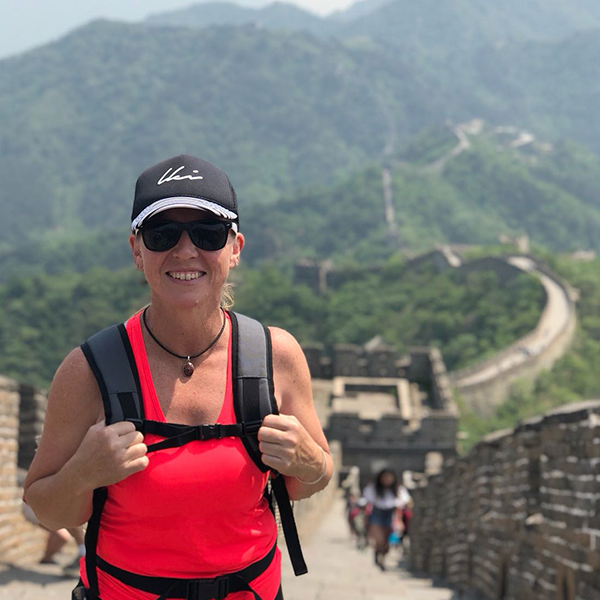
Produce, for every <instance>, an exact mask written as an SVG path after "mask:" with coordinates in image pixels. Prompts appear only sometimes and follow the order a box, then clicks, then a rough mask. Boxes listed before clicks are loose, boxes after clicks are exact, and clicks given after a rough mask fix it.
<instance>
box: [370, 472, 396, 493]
mask: <svg viewBox="0 0 600 600" xmlns="http://www.w3.org/2000/svg"><path fill="white" fill-rule="evenodd" d="M386 490H390V491H391V492H392V493H393V494H394V496H397V495H398V477H396V473H394V471H392V470H391V469H382V470H381V471H379V473H378V474H377V477H376V478H375V491H376V493H377V495H378V496H383V494H384V493H385V491H386Z"/></svg>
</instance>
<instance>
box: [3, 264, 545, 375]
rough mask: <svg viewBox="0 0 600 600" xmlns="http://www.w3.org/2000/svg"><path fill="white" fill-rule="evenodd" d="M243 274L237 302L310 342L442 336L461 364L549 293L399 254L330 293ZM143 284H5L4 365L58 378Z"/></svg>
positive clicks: (135, 300)
mask: <svg viewBox="0 0 600 600" xmlns="http://www.w3.org/2000/svg"><path fill="white" fill-rule="evenodd" d="M236 280H237V282H238V283H237V286H236V305H235V310H238V311H240V312H242V313H244V314H248V315H250V316H253V317H255V318H258V319H260V320H262V321H263V322H264V323H265V324H268V325H276V326H280V327H284V328H285V329H287V330H289V331H291V332H292V333H293V334H294V335H295V336H296V337H297V338H298V339H299V341H300V342H302V343H305V342H319V343H324V344H325V345H331V344H333V343H337V342H347V343H356V344H363V343H365V342H367V341H368V340H369V339H371V338H372V337H374V336H376V335H382V336H383V338H384V340H385V341H386V342H388V343H389V344H390V345H392V346H394V347H396V348H397V349H398V350H399V351H405V350H406V348H407V347H408V346H410V345H423V344H434V345H437V346H439V347H440V349H441V350H442V352H443V353H444V358H445V360H446V363H447V365H448V367H449V368H451V369H452V368H458V367H461V366H464V365H465V364H468V363H469V362H471V361H473V360H478V359H479V358H481V357H484V356H486V355H487V354H489V353H491V352H493V351H494V350H498V349H500V348H502V347H504V346H505V345H507V344H510V343H511V342H513V341H514V340H515V339H517V338H518V337H520V336H521V335H523V334H524V333H526V332H527V331H529V330H530V329H532V328H533V327H534V326H535V324H536V322H537V319H538V318H539V315H540V311H541V308H542V306H543V304H544V302H545V293H544V290H543V288H542V286H541V285H540V284H539V282H538V281H537V280H536V279H534V278H533V277H530V276H527V275H523V276H520V277H517V278H515V279H513V280H512V281H509V282H507V283H506V284H505V285H500V284H499V282H498V280H497V279H496V276H495V274H494V273H493V272H480V273H472V274H470V275H469V276H468V277H467V278H466V279H463V278H461V277H459V275H458V274H457V273H454V272H449V273H437V272H436V271H435V270H434V269H432V268H431V267H427V266H423V267H420V268H418V269H412V268H411V269H409V268H407V266H406V265H405V263H404V261H402V260H399V259H397V258H396V259H394V260H390V261H388V263H387V264H386V265H385V266H384V267H383V269H381V270H379V271H377V272H373V271H372V270H369V269H365V268H362V269H358V270H355V271H354V277H352V278H350V279H348V281H347V282H346V283H345V284H343V285H342V286H340V287H339V288H337V289H335V290H331V291H330V292H328V293H327V294H325V295H322V296H317V295H315V294H314V293H313V292H312V291H311V290H310V289H309V288H308V287H306V286H303V285H294V284H293V283H292V281H291V279H290V278H289V277H287V276H286V275H284V274H282V273H281V272H280V271H278V270H277V269H274V268H263V269H241V271H240V272H239V274H238V276H237V278H236ZM143 283H144V282H143V279H142V278H141V276H140V274H139V273H138V272H137V271H135V270H134V269H133V268H132V267H129V268H125V269H121V270H118V271H109V270H108V269H106V268H100V267H96V268H94V269H90V270H89V271H87V272H85V273H68V274H67V273H65V274H62V275H61V276H48V275H43V274H38V275H34V276H28V277H14V278H13V279H12V280H11V281H10V282H8V283H6V284H0V373H2V374H3V375H8V376H12V377H14V378H16V379H18V380H19V381H24V382H25V381H26V382H29V383H33V384H35V385H38V386H48V384H49V382H50V380H51V378H52V374H53V373H54V371H55V369H56V368H57V366H58V365H59V364H60V361H61V360H62V359H63V358H64V356H65V355H66V354H67V353H68V352H69V351H70V350H71V349H72V348H74V347H75V346H77V345H79V344H81V343H82V342H83V341H85V339H86V338H87V337H88V336H90V335H91V334H93V333H95V332H96V331H98V330H99V329H101V328H103V327H106V326H108V325H110V324H112V323H115V322H119V321H121V320H123V319H125V318H127V317H128V316H129V315H131V314H132V313H133V312H134V311H135V310H136V309H138V308H140V307H141V306H143V305H144V304H145V303H146V302H148V288H147V286H145V285H143ZM32 348H35V352H33V351H32Z"/></svg>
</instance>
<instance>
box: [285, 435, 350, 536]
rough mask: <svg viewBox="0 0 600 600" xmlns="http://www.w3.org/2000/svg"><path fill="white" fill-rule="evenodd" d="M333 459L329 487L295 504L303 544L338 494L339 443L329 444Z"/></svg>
mask: <svg viewBox="0 0 600 600" xmlns="http://www.w3.org/2000/svg"><path fill="white" fill-rule="evenodd" d="M329 451H330V452H331V456H332V458H333V476H332V477H331V481H330V482H329V485H328V486H327V487H326V488H325V489H324V490H323V491H321V492H319V493H318V494H315V495H314V496H311V497H310V498H306V499H304V500H299V501H298V502H294V517H295V519H296V525H297V527H298V534H299V536H300V541H301V542H306V541H307V540H308V539H309V538H310V537H311V535H312V534H313V533H314V531H315V530H316V528H317V526H318V525H319V522H320V521H321V518H322V517H323V515H326V514H327V513H328V512H329V509H330V508H331V506H332V504H333V502H334V500H335V499H336V498H337V494H338V479H339V471H340V467H341V465H342V449H341V446H340V444H339V442H335V441H332V442H330V443H329Z"/></svg>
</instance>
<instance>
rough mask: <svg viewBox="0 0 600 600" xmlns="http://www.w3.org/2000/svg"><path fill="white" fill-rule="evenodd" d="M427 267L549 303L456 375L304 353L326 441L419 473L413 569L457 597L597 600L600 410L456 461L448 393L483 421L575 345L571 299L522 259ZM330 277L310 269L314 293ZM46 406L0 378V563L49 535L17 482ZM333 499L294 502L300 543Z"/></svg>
mask: <svg viewBox="0 0 600 600" xmlns="http://www.w3.org/2000/svg"><path fill="white" fill-rule="evenodd" d="M423 260H430V261H432V262H433V263H434V264H437V265H438V268H463V269H489V268H492V269H493V270H494V271H495V272H496V273H497V274H498V276H499V277H500V278H503V277H511V276H514V274H515V273H516V272H520V271H522V270H527V271H531V272H534V274H535V275H536V276H537V277H538V278H539V279H540V281H541V282H542V284H543V285H544V287H545V289H546V291H547V295H548V303H547V305H546V308H545V309H544V312H543V314H542V316H541V318H540V321H539V323H538V325H537V327H536V329H535V330H534V331H533V332H531V333H530V334H528V335H527V336H525V337H524V338H523V339H521V340H519V341H517V342H515V343H514V344H513V345H511V347H510V348H507V349H504V350H503V351H502V352H500V353H498V354H497V355H496V356H494V357H492V358H491V359H488V360H486V361H482V362H481V363H479V364H478V365H475V366H474V367H471V368H470V369H467V370H464V371H461V372H460V373H452V374H447V373H446V372H445V367H444V366H443V361H442V358H441V357H440V356H439V353H437V354H436V352H437V351H435V350H433V349H422V350H418V349H414V350H413V351H412V352H411V354H410V356H405V357H400V356H398V355H397V354H396V353H395V352H394V351H393V349H391V348H389V347H386V346H385V345H383V344H372V345H371V346H370V347H368V348H363V347H357V346H349V345H346V346H339V347H336V348H334V350H333V355H327V354H326V353H325V352H324V350H323V348H322V347H318V346H313V347H306V348H305V351H306V355H307V359H308V361H309V364H310V367H311V372H312V373H313V376H314V378H315V386H314V389H315V400H316V403H317V408H318V410H319V414H320V417H321V419H322V420H323V422H324V423H325V424H327V426H328V427H327V429H328V435H329V437H330V438H331V439H332V440H333V439H337V440H339V442H338V443H336V442H334V443H333V448H334V452H335V453H336V456H337V463H338V465H339V466H342V465H350V464H351V463H352V464H358V463H360V467H361V470H363V471H364V472H367V473H368V472H372V471H373V470H375V469H377V468H379V467H380V466H381V465H383V464H384V463H385V464H386V465H390V466H393V467H394V468H396V469H397V470H399V471H401V470H405V469H409V470H413V471H416V472H421V473H423V472H425V473H427V474H426V475H422V476H421V478H420V479H419V478H418V477H416V478H415V481H416V482H417V487H416V489H414V490H413V494H414V497H415V518H414V521H413V523H414V526H413V531H412V551H411V558H410V560H411V563H412V565H413V567H414V568H415V569H418V570H421V571H424V572H426V573H428V574H430V575H432V576H434V577H437V578H440V579H443V580H445V581H447V582H448V583H449V584H450V585H452V586H453V587H455V588H456V589H457V590H458V591H459V592H460V593H462V592H463V591H465V592H474V593H476V594H478V595H479V596H478V597H479V598H482V599H485V600H495V599H496V598H499V599H505V600H551V599H552V600H600V581H598V577H597V575H596V571H598V568H599V567H600V552H599V551H600V524H599V523H598V522H597V517H596V513H597V508H598V507H600V493H597V491H596V490H598V489H599V486H598V483H599V482H600V476H598V475H596V472H597V466H598V461H600V450H599V448H600V429H599V428H600V403H599V402H597V403H587V404H584V405H572V406H569V407H565V408H564V409H563V410H562V411H555V412H554V413H552V414H549V415H547V416H545V417H541V418H539V419H537V420H536V419H534V420H530V421H528V422H527V423H524V424H522V425H520V426H518V427H517V428H516V429H515V430H514V431H510V432H500V433H497V434H494V435H491V436H488V437H487V438H486V439H485V440H483V441H482V442H480V443H479V445H478V446H476V447H475V448H474V449H473V450H472V451H471V453H470V454H469V455H467V456H466V457H462V458H460V457H457V456H456V452H455V435H456V422H457V412H456V407H455V406H454V403H453V401H452V394H451V386H452V385H454V386H455V387H458V388H459V389H461V385H462V389H461V393H462V394H463V395H464V396H465V397H467V398H469V399H470V402H471V403H472V405H473V406H475V407H477V406H479V407H480V409H481V411H482V412H485V408H486V406H488V403H489V402H490V401H493V402H499V401H500V400H501V399H502V397H503V395H504V394H506V392H507V390H508V388H509V387H510V385H511V382H512V381H513V380H514V379H515V378H518V377H535V376H536V374H537V373H539V371H540V370H541V369H543V368H548V366H549V365H551V364H552V362H553V361H554V360H556V358H558V357H559V356H561V355H562V353H564V351H565V350H566V348H567V347H568V345H569V344H570V342H571V340H572V337H573V333H574V329H575V323H576V311H575V300H576V294H575V293H574V291H573V290H572V289H571V288H570V287H569V286H568V284H567V283H566V282H563V281H561V280H560V279H559V278H557V277H556V276H555V275H553V274H552V273H550V272H548V271H547V270H546V269H545V268H544V267H542V266H540V265H539V264H535V265H534V264H533V263H532V262H531V259H530V257H521V258H519V259H516V260H515V259H512V260H498V259H482V260H480V261H472V262H471V263H468V264H467V265H463V266H461V263H460V261H458V262H457V260H456V256H455V255H454V253H453V252H452V251H449V250H448V249H439V250H436V251H434V252H432V253H430V254H429V255H428V256H423V257H419V258H418V259H415V264H417V262H420V261H423ZM305 274H306V272H305ZM336 276H339V274H337V275H336V274H335V273H329V274H328V273H323V272H317V273H316V277H315V273H314V272H313V273H311V277H313V281H317V282H319V285H327V281H328V279H327V278H328V277H330V278H332V279H335V277H336ZM332 279H330V281H331V280H332ZM552 298H555V299H557V300H556V302H555V303H554V304H553V302H552ZM557 303H558V304H557ZM557 307H558V308H557ZM557 311H558V313H557ZM557 314H560V315H562V316H561V318H560V319H558V320H557V318H556V315H557ZM549 325H550V326H551V329H550V331H549V330H548V327H549ZM511 356H512V357H514V356H518V357H519V360H518V361H515V360H512V359H511V358H510V357H511ZM482 373H483V374H487V375H486V376H485V377H482V376H481V374H482ZM478 376H479V377H480V380H476V378H477V377H478ZM474 382H475V383H474ZM486 389H487V390H488V392H489V394H488V395H486V393H485V390H486ZM469 394H471V395H470V396H469ZM45 401H46V400H45V395H44V394H43V393H42V392H40V391H37V390H35V389H33V388H31V387H29V386H26V385H21V384H18V383H17V382H14V381H12V380H10V379H7V378H3V377H0V456H1V457H2V463H1V466H0V561H3V562H17V563H18V562H19V561H21V560H27V559H29V558H30V557H31V556H37V555H39V554H40V553H41V550H42V544H43V539H44V533H43V532H42V530H40V529H39V528H37V527H35V526H33V525H31V524H29V523H28V522H26V521H25V519H24V518H23V516H22V512H21V484H22V479H23V473H24V469H26V468H27V465H28V464H29V462H30V460H31V458H32V456H33V452H34V449H35V438H36V436H37V435H39V433H40V431H41V426H42V422H43V414H44V410H45ZM340 450H341V452H340ZM436 473H437V474H436ZM335 492H336V488H335V486H330V488H329V489H328V493H327V494H324V495H321V496H320V497H319V496H317V497H316V498H315V499H314V500H312V501H311V502H306V503H304V502H302V503H299V505H298V506H297V508H296V511H297V514H298V517H299V523H300V529H301V531H302V532H304V533H303V534H304V535H306V534H307V532H309V531H310V530H312V529H313V528H314V527H315V524H316V522H317V521H318V519H319V516H320V515H322V514H324V513H326V512H327V510H329V507H330V506H331V502H332V500H333V498H334V496H335Z"/></svg>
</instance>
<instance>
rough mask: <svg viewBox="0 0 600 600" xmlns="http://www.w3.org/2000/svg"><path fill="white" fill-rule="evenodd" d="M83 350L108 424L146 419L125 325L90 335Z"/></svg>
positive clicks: (111, 327) (82, 347)
mask: <svg viewBox="0 0 600 600" xmlns="http://www.w3.org/2000/svg"><path fill="white" fill-rule="evenodd" d="M81 349H82V351H83V353H84V355H85V357H86V359H87V361H88V363H89V365H90V368H91V369H92V372H93V374H94V376H95V377H96V381H97V382H98V387H99V388H100V392H101V394H102V402H103V404H104V414H105V415H106V424H107V425H110V424H111V423H117V422H119V421H123V420H125V419H136V418H137V419H143V418H144V406H143V402H142V394H141V388H140V382H139V376H138V372H137V367H136V364H135V358H134V356H133V350H132V348H131V344H130V342H129V336H128V335H127V330H126V329H125V325H123V324H121V325H112V326H110V327H107V328H106V329H103V330H102V331H100V332H98V333H96V334H95V335H93V336H92V337H91V338H89V339H88V340H87V342H85V343H84V344H83V345H82V346H81Z"/></svg>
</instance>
